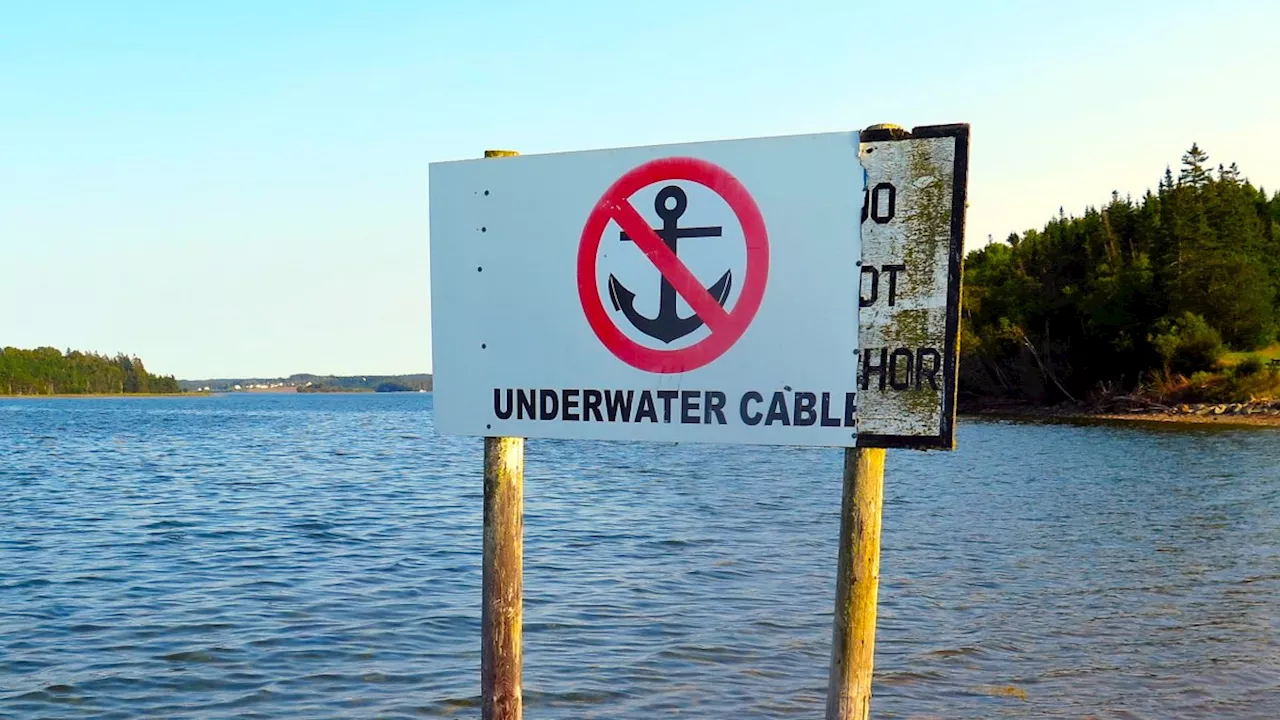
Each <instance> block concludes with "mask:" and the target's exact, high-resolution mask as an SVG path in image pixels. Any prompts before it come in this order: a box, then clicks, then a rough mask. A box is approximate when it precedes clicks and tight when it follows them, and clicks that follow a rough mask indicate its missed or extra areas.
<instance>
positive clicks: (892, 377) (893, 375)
mask: <svg viewBox="0 0 1280 720" xmlns="http://www.w3.org/2000/svg"><path fill="white" fill-rule="evenodd" d="M898 358H906V360H904V361H903V363H902V369H903V370H905V371H906V376H905V377H903V378H902V381H901V382H899V381H898ZM914 361H915V357H914V356H913V355H912V354H911V351H910V350H908V349H906V348H897V349H896V350H894V351H893V353H892V354H891V355H889V371H888V372H887V373H886V374H887V375H888V376H889V386H890V387H892V388H893V389H894V390H910V389H911V366H912V365H913V364H915V363H914Z"/></svg>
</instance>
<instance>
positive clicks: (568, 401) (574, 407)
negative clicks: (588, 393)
mask: <svg viewBox="0 0 1280 720" xmlns="http://www.w3.org/2000/svg"><path fill="white" fill-rule="evenodd" d="M560 419H561V420H568V421H573V422H576V421H578V420H580V419H581V416H579V415H578V391H577V390H561V391H560Z"/></svg>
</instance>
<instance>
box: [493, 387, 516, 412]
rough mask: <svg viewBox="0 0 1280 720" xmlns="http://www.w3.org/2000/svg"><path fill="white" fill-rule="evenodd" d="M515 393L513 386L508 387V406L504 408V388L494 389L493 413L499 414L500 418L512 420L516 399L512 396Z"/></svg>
mask: <svg viewBox="0 0 1280 720" xmlns="http://www.w3.org/2000/svg"><path fill="white" fill-rule="evenodd" d="M514 394H515V393H514V392H512V390H511V388H507V407H506V409H505V410H504V409H503V408H502V390H501V389H500V388H494V389H493V414H494V415H497V416H498V419H499V420H510V419H511V411H512V410H514V409H515V401H514V400H513V398H512V396H513V395H514Z"/></svg>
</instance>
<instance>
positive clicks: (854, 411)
mask: <svg viewBox="0 0 1280 720" xmlns="http://www.w3.org/2000/svg"><path fill="white" fill-rule="evenodd" d="M844 426H845V427H857V426H858V393H851V392H847V393H845V394H844Z"/></svg>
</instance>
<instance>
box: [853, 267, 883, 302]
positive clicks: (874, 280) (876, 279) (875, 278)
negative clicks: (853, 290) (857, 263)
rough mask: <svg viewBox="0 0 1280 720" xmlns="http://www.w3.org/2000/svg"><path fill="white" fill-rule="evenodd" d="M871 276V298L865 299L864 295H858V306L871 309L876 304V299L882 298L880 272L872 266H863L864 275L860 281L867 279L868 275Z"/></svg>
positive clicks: (860, 277)
mask: <svg viewBox="0 0 1280 720" xmlns="http://www.w3.org/2000/svg"><path fill="white" fill-rule="evenodd" d="M868 273H870V274H871V297H869V298H868V297H863V296H862V293H861V292H859V293H858V305H859V306H861V307H871V306H872V305H875V304H876V298H878V297H880V271H879V270H877V269H875V268H873V267H871V266H870V265H863V266H862V275H860V276H859V279H860V280H861V279H862V278H865V277H866V276H867V274H868Z"/></svg>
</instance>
